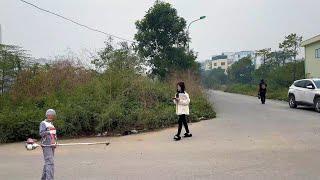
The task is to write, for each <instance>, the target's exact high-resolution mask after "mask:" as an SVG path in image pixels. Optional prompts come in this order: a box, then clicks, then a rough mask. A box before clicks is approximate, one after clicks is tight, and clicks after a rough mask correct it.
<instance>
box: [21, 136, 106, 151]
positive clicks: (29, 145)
mask: <svg viewBox="0 0 320 180" xmlns="http://www.w3.org/2000/svg"><path fill="white" fill-rule="evenodd" d="M98 144H105V145H106V146H108V145H109V144H110V143H109V142H91V143H65V144H59V143H58V144H54V145H43V144H41V145H40V144H37V143H35V142H34V140H33V139H31V138H29V139H28V140H27V141H26V145H25V147H26V149H27V150H29V151H30V150H34V149H36V148H37V147H41V146H42V147H53V146H77V145H98Z"/></svg>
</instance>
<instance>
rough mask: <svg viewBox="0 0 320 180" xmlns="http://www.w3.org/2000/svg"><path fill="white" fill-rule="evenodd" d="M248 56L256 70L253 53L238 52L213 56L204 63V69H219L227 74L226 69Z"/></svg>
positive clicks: (254, 54)
mask: <svg viewBox="0 0 320 180" xmlns="http://www.w3.org/2000/svg"><path fill="white" fill-rule="evenodd" d="M248 56H250V57H251V58H252V61H253V63H254V65H255V66H256V68H257V67H258V66H257V65H256V61H257V57H256V53H255V52H254V51H239V52H223V53H221V55H214V56H212V57H211V59H210V60H206V61H205V62H204V69H205V70H211V69H217V68H221V69H224V70H225V73H227V69H228V68H229V67H230V66H231V65H232V64H233V63H235V62H237V61H239V60H240V59H242V58H245V57H248Z"/></svg>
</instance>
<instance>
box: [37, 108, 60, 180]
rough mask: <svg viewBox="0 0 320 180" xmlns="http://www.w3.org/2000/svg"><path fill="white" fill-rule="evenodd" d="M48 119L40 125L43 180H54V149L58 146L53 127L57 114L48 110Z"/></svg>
mask: <svg viewBox="0 0 320 180" xmlns="http://www.w3.org/2000/svg"><path fill="white" fill-rule="evenodd" d="M46 117H47V118H46V119H45V120H44V121H42V122H41V123H40V127H39V134H40V136H41V145H42V151H43V157H44V166H43V172H42V177H41V180H53V179H54V161H53V157H54V149H55V145H56V140H57V136H56V129H55V127H54V126H53V121H54V119H55V117H56V112H55V111H54V110H53V109H48V110H47V112H46Z"/></svg>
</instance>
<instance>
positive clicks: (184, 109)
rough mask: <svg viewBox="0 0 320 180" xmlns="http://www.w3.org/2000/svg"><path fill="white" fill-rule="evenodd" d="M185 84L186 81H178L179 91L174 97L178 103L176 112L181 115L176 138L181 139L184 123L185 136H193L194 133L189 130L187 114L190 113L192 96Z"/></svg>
mask: <svg viewBox="0 0 320 180" xmlns="http://www.w3.org/2000/svg"><path fill="white" fill-rule="evenodd" d="M185 89H186V88H185V84H184V82H179V83H177V93H176V95H175V97H173V98H172V99H173V102H174V104H175V105H176V114H177V115H178V117H179V120H178V124H179V126H178V133H177V134H176V135H175V136H174V140H176V141H179V140H180V139H181V137H180V134H181V129H182V124H183V125H184V128H185V130H186V133H185V134H184V137H191V136H192V134H191V133H190V132H189V128H188V123H187V119H186V116H187V115H189V103H190V98H189V94H188V93H187V92H186V91H185Z"/></svg>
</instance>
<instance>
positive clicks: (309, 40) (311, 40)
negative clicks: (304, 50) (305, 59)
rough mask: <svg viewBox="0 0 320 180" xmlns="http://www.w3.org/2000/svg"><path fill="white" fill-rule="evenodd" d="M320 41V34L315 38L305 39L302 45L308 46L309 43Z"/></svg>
mask: <svg viewBox="0 0 320 180" xmlns="http://www.w3.org/2000/svg"><path fill="white" fill-rule="evenodd" d="M319 41H320V34H319V35H318V36H315V37H313V38H310V39H307V40H305V41H303V42H302V43H301V46H303V47H305V46H307V45H309V44H313V43H315V42H319Z"/></svg>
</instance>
